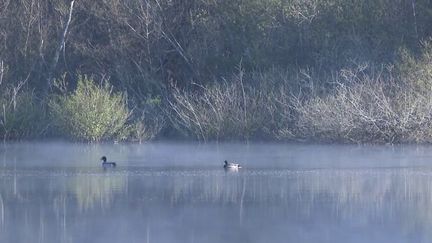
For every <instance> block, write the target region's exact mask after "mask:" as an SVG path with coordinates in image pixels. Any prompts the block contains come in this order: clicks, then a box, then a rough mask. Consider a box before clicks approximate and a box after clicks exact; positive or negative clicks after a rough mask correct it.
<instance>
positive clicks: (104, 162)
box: [101, 156, 117, 167]
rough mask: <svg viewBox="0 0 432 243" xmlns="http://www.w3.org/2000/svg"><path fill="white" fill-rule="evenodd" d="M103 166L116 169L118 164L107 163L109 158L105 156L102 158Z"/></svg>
mask: <svg viewBox="0 0 432 243" xmlns="http://www.w3.org/2000/svg"><path fill="white" fill-rule="evenodd" d="M101 160H102V166H103V167H116V166H117V164H116V163H115V162H107V158H106V157H105V156H102V158H101Z"/></svg>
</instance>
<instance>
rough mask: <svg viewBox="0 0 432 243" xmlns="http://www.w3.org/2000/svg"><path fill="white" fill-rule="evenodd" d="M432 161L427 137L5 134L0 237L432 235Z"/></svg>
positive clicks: (348, 238)
mask: <svg viewBox="0 0 432 243" xmlns="http://www.w3.org/2000/svg"><path fill="white" fill-rule="evenodd" d="M102 155H106V156H107V157H108V160H109V161H115V162H117V164H118V167H117V168H115V169H106V170H104V169H103V168H102V167H101V164H100V161H99V159H100V157H101V156H102ZM225 159H227V160H229V161H231V160H233V161H236V162H239V163H241V164H242V166H243V167H244V168H242V169H241V170H239V171H238V172H235V171H224V169H223V168H222V162H223V160H225ZM431 162H432V150H431V149H430V147H428V146H348V145H290V144H249V145H245V144H205V145H202V144H201V145H200V144H179V143H162V142H161V143H151V144H142V145H135V144H134V145H123V144H119V145H111V144H99V145H89V144H72V143H54V142H52V143H16V144H13V143H11V144H3V145H0V242H105V243H106V242H162V243H164V242H211V243H213V242H215V243H216V242H336V243H339V242H340V243H342V242H431V241H432V234H431V233H430V232H432V231H431V229H432V223H431V222H432V166H431Z"/></svg>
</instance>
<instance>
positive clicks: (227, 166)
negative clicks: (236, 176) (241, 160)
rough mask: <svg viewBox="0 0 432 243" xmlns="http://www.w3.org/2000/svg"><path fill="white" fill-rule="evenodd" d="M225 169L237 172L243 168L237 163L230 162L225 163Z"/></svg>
mask: <svg viewBox="0 0 432 243" xmlns="http://www.w3.org/2000/svg"><path fill="white" fill-rule="evenodd" d="M223 167H224V168H225V169H234V170H237V169H240V168H241V166H240V165H239V164H235V163H228V161H226V160H225V161H224V166H223Z"/></svg>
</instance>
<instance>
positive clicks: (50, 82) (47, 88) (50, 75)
mask: <svg viewBox="0 0 432 243" xmlns="http://www.w3.org/2000/svg"><path fill="white" fill-rule="evenodd" d="M74 3H75V0H72V1H71V3H70V7H69V16H68V19H67V22H66V25H65V27H64V30H63V35H62V36H61V37H60V42H59V46H58V47H57V49H56V51H55V53H54V58H53V60H52V62H51V65H50V67H49V69H48V78H47V82H46V85H45V94H47V93H48V92H49V91H50V90H51V88H52V85H53V73H54V71H55V68H56V66H57V63H58V60H59V58H60V52H61V51H62V50H63V48H64V47H65V44H66V43H65V42H66V35H67V33H68V29H69V25H70V22H71V20H72V12H73V8H74Z"/></svg>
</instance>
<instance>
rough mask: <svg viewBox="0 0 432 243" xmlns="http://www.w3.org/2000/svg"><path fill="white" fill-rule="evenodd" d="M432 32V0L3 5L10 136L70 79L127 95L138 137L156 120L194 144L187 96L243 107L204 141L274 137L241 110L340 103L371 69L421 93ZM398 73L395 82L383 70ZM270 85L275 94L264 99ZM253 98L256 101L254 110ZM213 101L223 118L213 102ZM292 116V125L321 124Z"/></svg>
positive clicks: (2, 83)
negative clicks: (346, 80) (22, 99)
mask: <svg viewBox="0 0 432 243" xmlns="http://www.w3.org/2000/svg"><path fill="white" fill-rule="evenodd" d="M71 2H73V3H74V4H73V5H72V4H71ZM69 17H70V18H69ZM69 20H70V21H69ZM431 23H432V2H430V1H428V0H247V1H243V0H184V1H173V0H138V1H137V0H101V1H90V0H76V1H71V0H0V88H1V91H0V92H1V99H0V100H1V102H2V103H1V104H2V107H3V108H2V110H3V112H2V113H3V115H2V116H0V117H1V125H2V127H3V129H2V130H1V131H0V135H3V136H4V137H5V136H11V137H17V136H16V135H14V136H12V135H10V133H8V134H7V132H6V130H5V128H4V127H6V125H5V124H6V122H7V120H8V117H10V115H6V113H11V114H12V113H13V112H12V111H14V110H16V109H17V108H16V101H17V100H19V95H27V96H28V95H29V94H31V95H32V100H33V101H34V102H35V101H38V102H39V103H38V104H36V106H37V108H38V109H41V110H44V113H49V112H50V111H49V109H48V106H46V105H44V104H48V103H49V102H48V100H50V99H51V98H50V97H52V95H58V94H59V93H61V92H59V90H58V89H57V88H56V86H55V85H53V84H54V83H55V82H54V80H58V79H64V80H66V81H67V87H66V89H67V92H69V93H71V92H74V90H75V88H76V86H77V83H78V80H79V77H80V76H82V75H88V76H89V77H93V79H94V80H96V81H97V80H108V82H109V83H110V85H112V86H113V87H114V89H115V90H116V91H117V92H123V93H124V94H125V95H126V94H127V101H128V106H129V108H130V109H132V110H133V112H132V113H133V115H131V116H130V119H132V120H134V121H133V122H132V123H133V125H131V126H134V127H135V126H136V127H141V128H140V129H141V130H146V129H148V128H144V127H143V125H139V124H143V123H148V121H149V119H150V120H154V119H153V117H154V115H155V111H157V114H158V116H157V117H156V118H155V119H157V121H158V122H157V123H158V124H159V123H160V122H159V121H161V120H169V121H170V122H167V123H164V124H168V125H167V126H166V127H171V128H177V129H176V131H183V134H194V133H195V132H194V131H195V130H193V129H195V128H194V126H193V125H192V126H191V125H190V124H189V125H188V124H186V123H185V121H184V120H182V119H184V118H185V116H184V115H185V112H186V111H185V110H180V108H181V104H182V103H181V102H185V101H190V102H192V101H191V97H190V96H188V95H195V96H200V95H203V94H205V92H204V91H205V90H207V91H206V92H210V93H211V92H222V93H221V95H224V94H225V93H229V94H230V95H232V96H234V95H239V96H241V97H239V98H241V99H240V100H242V102H243V103H238V102H237V103H235V102H234V101H232V105H233V107H237V108H232V109H231V108H230V110H229V109H228V108H227V109H228V110H226V112H227V113H224V114H223V116H220V117H219V119H223V120H224V121H226V122H225V123H223V125H221V126H219V128H217V129H219V130H215V131H213V130H211V131H206V132H204V131H201V132H200V133H202V134H201V135H198V136H195V137H199V138H201V139H203V138H204V139H206V138H212V137H216V138H223V137H225V138H234V139H239V138H247V139H249V138H251V137H254V136H255V135H256V137H263V136H264V137H265V135H263V134H270V133H271V134H274V133H275V129H276V128H275V127H269V128H263V126H262V124H260V122H259V120H255V118H256V117H255V116H254V115H253V113H252V114H250V113H247V114H246V113H245V112H243V114H244V115H243V118H241V117H239V118H235V117H233V116H234V115H237V116H240V115H239V114H238V113H237V112H236V111H235V109H240V110H243V111H244V109H245V108H244V106H246V103H248V102H252V103H253V102H257V104H256V105H254V107H255V109H261V108H260V107H259V106H263V104H264V103H265V102H264V100H266V99H267V100H268V99H270V98H269V97H267V96H269V95H273V96H274V97H276V95H275V94H281V95H282V96H280V97H285V96H292V95H293V94H294V93H297V94H298V92H301V93H302V95H301V98H299V97H298V95H297V96H296V97H297V98H299V99H300V100H301V101H299V102H300V103H302V105H305V104H306V103H308V102H312V101H311V100H315V101H318V100H317V99H328V98H326V96H327V95H334V94H336V95H340V93H341V92H342V91H341V90H339V89H338V87H339V88H340V86H338V85H335V84H334V83H335V82H336V83H339V82H343V79H341V78H340V77H339V76H340V74H341V72H344V71H343V70H354V69H358V66H359V65H360V66H361V65H364V64H365V63H367V64H368V68H367V69H362V72H363V73H365V74H366V73H367V75H370V76H369V77H375V76H374V75H376V73H378V72H380V73H385V75H384V74H383V76H387V77H386V78H384V77H380V78H373V79H375V80H377V79H379V80H382V79H386V80H387V81H386V82H389V81H388V80H393V81H394V80H397V81H395V82H396V83H398V86H404V85H402V84H403V83H406V80H410V81H413V82H417V80H413V79H416V78H412V77H411V78H409V76H410V75H411V76H412V75H415V72H414V71H413V70H414V69H415V67H414V66H413V65H411V66H410V65H409V64H410V63H411V64H413V63H414V64H416V63H417V62H421V60H420V59H422V58H423V60H424V58H425V57H424V50H426V49H427V48H426V47H425V46H424V44H422V43H427V42H425V41H427V40H428V39H429V38H430V37H431V34H432V24H431ZM63 37H65V38H63ZM419 60H420V61H419ZM422 63H426V64H425V65H426V69H427V68H429V66H427V65H428V63H427V62H425V61H423V62H422ZM384 66H385V68H384ZM392 66H395V68H393V71H388V72H387V71H385V72H383V71H382V70H383V69H387V67H392ZM404 68H405V69H404ZM341 70H342V71H341ZM380 70H381V71H380ZM394 70H396V71H394ZM413 72H414V74H413ZM239 73H241V75H242V77H241V84H239V81H238V80H239V77H238V76H239ZM258 76H259V77H260V78H257V77H258ZM426 79H427V80H428V78H426ZM393 81H392V82H393ZM420 81H421V80H420ZM421 82H424V80H423V81H421ZM263 83H266V84H263ZM375 83H376V82H375ZM375 83H372V84H371V85H374V84H375ZM381 83H382V82H381ZM305 84H306V85H305ZM103 85H105V84H103ZM103 85H102V86H103ZM386 85H387V84H386ZM263 86H266V87H271V88H269V89H267V90H270V91H271V92H270V91H269V92H270V93H262V92H263V89H262V87H263ZM312 86H313V88H311V87H312ZM405 86H407V85H405ZM405 86H404V87H405ZM408 86H410V85H408ZM224 89H226V90H224ZM312 90H313V91H312ZM372 90H373V89H372ZM417 90H418V89H417ZM210 93H209V94H210ZM306 94H307V95H306ZM180 95H183V97H180ZM248 95H249V96H251V97H253V98H257V97H258V98H257V100H254V101H252V100H248ZM260 95H262V96H263V97H261V96H260ZM308 95H309V97H308ZM264 96H265V97H264ZM209 97H210V96H209ZM221 97H222V96H220V97H219V98H221ZM226 98H227V97H225V98H224V99H226ZM228 98H229V97H228ZM231 98H233V97H231ZM188 99H189V100H188ZM277 100H279V98H277ZM320 101H323V100H320ZM34 102H33V103H34ZM178 102H180V103H178ZM194 102H197V104H200V105H202V104H203V103H205V102H204V101H200V100H196V101H194ZM206 102H208V106H209V107H210V108H211V107H215V103H214V102H216V101H215V100H213V101H212V100H209V101H206ZM278 102H279V101H278ZM278 102H276V103H275V104H276V105H275V107H273V106H267V107H264V108H266V109H267V110H268V109H276V110H275V111H274V112H273V113H272V114H275V116H276V115H277V116H280V115H278V113H283V112H282V111H281V110H280V109H281V107H282V106H281V105H280V104H281V102H279V103H278ZM335 102H336V101H335ZM155 104H156V105H157V106H158V107H159V108H157V109H156V108H155V107H154V106H155ZM278 104H279V105H278ZM290 104H291V103H290ZM179 105H180V106H179ZM44 107H45V108H44ZM289 107H291V108H290V109H289V110H290V112H291V113H290V116H292V117H291V118H292V119H288V120H287V121H286V122H287V124H290V126H294V125H295V124H297V123H298V122H299V121H300V120H301V119H306V120H305V121H312V120H314V119H315V118H313V117H309V118H308V116H306V115H305V114H303V113H301V112H298V111H295V109H293V108H292V107H294V106H293V105H289ZM295 107H298V106H295ZM189 108H190V107H189ZM264 108H263V109H264ZM310 108H311V109H318V108H317V107H310ZM24 110H25V109H24ZM149 110H150V111H149ZM318 110H321V108H319V109H318ZM230 112H231V113H230ZM186 113H187V112H186ZM161 114H163V115H162V116H164V117H165V118H164V119H161V117H160V116H161ZM228 114H232V115H233V116H231V115H228ZM249 116H250V117H249ZM25 117H26V118H25V119H30V118H31V117H32V116H30V115H29V116H28V117H27V116H25ZM29 117H30V118H29ZM143 117H145V119H144V118H143ZM293 117H296V118H295V119H294V118H293ZM293 119H294V120H293ZM311 119H312V120H311ZM39 120H41V119H39ZM230 120H231V121H235V120H242V121H247V122H246V124H245V126H246V127H243V128H241V129H240V130H239V129H237V128H238V124H237V125H234V126H231V125H230V122H229V121H230ZM249 120H250V121H249ZM252 120H253V122H252ZM135 121H140V122H139V123H136V122H135ZM263 122H264V123H266V124H268V122H266V121H263ZM46 123H49V122H46ZM132 123H131V124H132ZM153 123H154V122H153ZM137 124H138V125H137ZM293 124H294V125H293ZM302 124H303V123H302ZM195 125H197V124H195ZM252 125H253V126H255V127H250V126H252ZM152 126H153V127H155V126H156V127H158V129H152V130H157V131H159V130H161V129H160V128H159V127H160V126H159V125H154V124H153V125H152ZM275 126H277V128H278V129H279V128H280V129H282V128H281V127H280V126H281V125H280V124H278V125H275ZM40 127H41V128H42V127H43V128H44V129H43V130H42V132H40V133H43V134H48V133H49V132H47V131H50V130H51V129H50V128H49V127H50V125H49V124H48V125H46V124H45V125H44V126H40ZM228 127H230V128H229V129H228ZM283 127H285V125H284V126H283ZM311 127H314V126H309V128H308V129H300V130H301V131H302V133H301V134H303V135H305V134H309V135H308V136H306V137H309V136H315V135H316V136H318V135H317V134H316V133H315V132H314V131H316V128H311ZM225 128H227V130H226V129H225ZM185 129H186V130H188V131H185ZM190 129H192V130H190ZM198 129H203V128H202V127H201V128H198ZM311 129H312V130H311ZM18 130H19V129H18ZM31 130H32V131H33V130H34V129H31ZM171 130H172V129H171ZM276 130H277V129H276ZM285 130H286V129H285ZM329 132H330V133H331V129H330V131H329ZM32 133H33V132H32ZM40 133H36V134H40ZM138 133H140V132H138ZM165 133H169V134H172V133H173V132H167V131H166V130H165ZM239 133H241V134H239ZM290 133H291V132H290ZM26 134H27V133H26ZM36 134H35V135H36ZM203 134H204V135H203ZM209 134H217V136H212V135H209ZM257 134H259V135H257ZM314 134H315V135H314ZM141 135H142V134H141ZM143 136H144V135H143ZM146 136H147V135H146ZM146 136H144V137H146ZM362 136H363V135H362ZM368 136H369V135H368ZM374 136H377V135H374ZM147 137H148V136H147ZM150 137H153V135H151V136H150ZM276 137H280V134H279V135H278V136H276ZM303 137H304V136H303ZM341 137H343V136H341ZM350 139H351V138H350ZM391 139H393V138H391ZM391 139H388V138H385V139H384V140H391ZM336 140H337V139H336ZM361 140H367V139H361ZM372 140H373V139H372Z"/></svg>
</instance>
